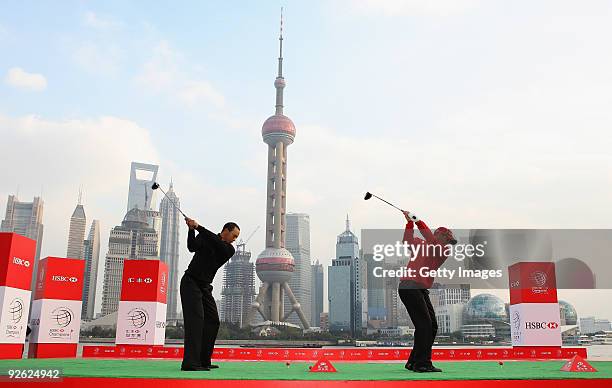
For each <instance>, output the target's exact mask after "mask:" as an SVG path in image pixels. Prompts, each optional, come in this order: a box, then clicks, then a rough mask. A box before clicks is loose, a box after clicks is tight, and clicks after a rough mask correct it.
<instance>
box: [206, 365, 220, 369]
mask: <svg viewBox="0 0 612 388" xmlns="http://www.w3.org/2000/svg"><path fill="white" fill-rule="evenodd" d="M218 367H219V365H215V364H208V365H206V366H205V368H209V369H217V368H218Z"/></svg>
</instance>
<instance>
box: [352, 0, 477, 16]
mask: <svg viewBox="0 0 612 388" xmlns="http://www.w3.org/2000/svg"><path fill="white" fill-rule="evenodd" d="M479 2H480V0H433V1H432V0H349V1H346V0H343V1H341V3H342V5H343V7H346V8H349V9H353V10H355V11H357V12H359V13H363V14H371V13H372V12H374V13H381V14H383V15H385V16H405V15H450V14H456V13H460V12H463V11H465V10H466V9H470V8H473V7H475V6H476V5H478V3H479Z"/></svg>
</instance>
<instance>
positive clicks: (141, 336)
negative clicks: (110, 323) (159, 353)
mask: <svg viewBox="0 0 612 388" xmlns="http://www.w3.org/2000/svg"><path fill="white" fill-rule="evenodd" d="M167 294H168V266H167V265H166V263H164V262H163V261H160V260H126V261H125V262H124V264H123V278H122V281H121V300H120V301H119V309H118V311H117V331H116V335H115V343H116V344H117V345H154V346H163V345H164V341H165V337H166V300H167Z"/></svg>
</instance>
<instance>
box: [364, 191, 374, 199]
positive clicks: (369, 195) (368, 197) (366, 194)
mask: <svg viewBox="0 0 612 388" xmlns="http://www.w3.org/2000/svg"><path fill="white" fill-rule="evenodd" d="M370 198H372V193H370V192H369V191H368V192H367V193H365V197H363V199H365V200H366V201H367V200H368V199H370Z"/></svg>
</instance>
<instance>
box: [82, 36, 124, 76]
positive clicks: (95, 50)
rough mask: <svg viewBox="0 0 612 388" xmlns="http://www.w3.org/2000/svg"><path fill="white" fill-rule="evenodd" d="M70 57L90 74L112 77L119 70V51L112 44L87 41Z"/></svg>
mask: <svg viewBox="0 0 612 388" xmlns="http://www.w3.org/2000/svg"><path fill="white" fill-rule="evenodd" d="M72 57H73V60H74V61H75V62H76V63H77V64H78V65H79V66H80V67H81V68H83V69H85V70H86V71H88V72H90V73H94V74H103V75H113V74H116V73H117V71H118V70H119V62H120V60H121V50H120V49H119V47H118V46H116V45H115V44H112V43H109V44H103V43H101V42H93V41H88V42H83V43H81V44H80V45H79V46H78V47H77V48H76V50H75V51H74V53H73V55H72Z"/></svg>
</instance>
